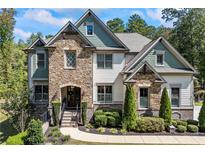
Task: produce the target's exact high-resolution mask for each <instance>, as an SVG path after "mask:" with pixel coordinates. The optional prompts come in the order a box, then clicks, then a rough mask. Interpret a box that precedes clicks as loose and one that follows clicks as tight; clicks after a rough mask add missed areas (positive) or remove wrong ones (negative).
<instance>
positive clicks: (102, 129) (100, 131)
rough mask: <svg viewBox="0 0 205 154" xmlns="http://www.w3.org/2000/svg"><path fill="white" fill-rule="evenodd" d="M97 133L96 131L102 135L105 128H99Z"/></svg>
mask: <svg viewBox="0 0 205 154" xmlns="http://www.w3.org/2000/svg"><path fill="white" fill-rule="evenodd" d="M97 131H98V132H99V133H101V134H103V133H104V132H105V128H103V127H99V128H98V129H97Z"/></svg>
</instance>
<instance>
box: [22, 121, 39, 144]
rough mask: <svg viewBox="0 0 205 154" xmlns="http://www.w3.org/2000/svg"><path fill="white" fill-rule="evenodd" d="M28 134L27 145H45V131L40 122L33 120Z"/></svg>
mask: <svg viewBox="0 0 205 154" xmlns="http://www.w3.org/2000/svg"><path fill="white" fill-rule="evenodd" d="M27 131H28V134H27V135H26V137H25V144H27V145H34V144H42V143H43V129H42V122H41V121H40V120H34V119H32V120H31V121H30V123H29V125H28V130H27Z"/></svg>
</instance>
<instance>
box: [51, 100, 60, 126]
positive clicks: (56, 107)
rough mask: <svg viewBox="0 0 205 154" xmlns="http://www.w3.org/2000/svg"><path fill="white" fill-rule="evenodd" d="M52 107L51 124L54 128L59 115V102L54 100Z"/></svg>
mask: <svg viewBox="0 0 205 154" xmlns="http://www.w3.org/2000/svg"><path fill="white" fill-rule="evenodd" d="M52 106H53V122H54V125H55V126H58V125H59V122H60V121H59V114H60V106H61V103H60V101H59V100H55V101H53V102H52Z"/></svg>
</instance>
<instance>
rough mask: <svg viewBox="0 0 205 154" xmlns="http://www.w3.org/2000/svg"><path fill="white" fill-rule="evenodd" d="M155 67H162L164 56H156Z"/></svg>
mask: <svg viewBox="0 0 205 154" xmlns="http://www.w3.org/2000/svg"><path fill="white" fill-rule="evenodd" d="M157 65H158V66H163V65H164V54H161V53H160V54H157Z"/></svg>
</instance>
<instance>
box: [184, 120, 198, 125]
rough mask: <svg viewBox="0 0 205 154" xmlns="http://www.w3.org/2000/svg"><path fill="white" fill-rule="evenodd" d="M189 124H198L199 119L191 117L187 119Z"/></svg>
mask: <svg viewBox="0 0 205 154" xmlns="http://www.w3.org/2000/svg"><path fill="white" fill-rule="evenodd" d="M187 123H188V125H195V126H198V125H199V122H198V121H197V120H193V119H189V120H187Z"/></svg>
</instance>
